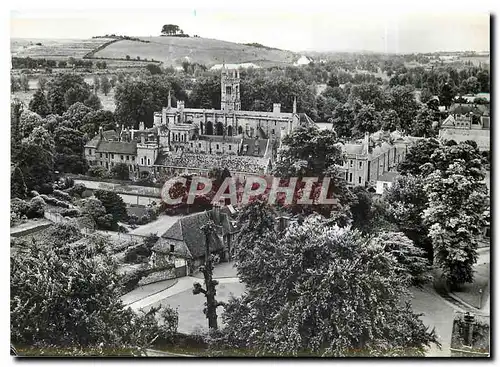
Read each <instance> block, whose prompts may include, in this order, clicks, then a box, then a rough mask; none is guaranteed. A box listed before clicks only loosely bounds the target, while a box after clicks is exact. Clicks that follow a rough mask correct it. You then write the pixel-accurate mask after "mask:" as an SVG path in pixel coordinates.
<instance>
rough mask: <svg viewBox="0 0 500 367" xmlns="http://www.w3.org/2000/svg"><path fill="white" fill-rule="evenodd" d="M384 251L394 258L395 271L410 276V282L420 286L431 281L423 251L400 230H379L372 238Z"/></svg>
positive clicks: (428, 266)
mask: <svg viewBox="0 0 500 367" xmlns="http://www.w3.org/2000/svg"><path fill="white" fill-rule="evenodd" d="M371 241H373V242H375V243H379V244H380V245H381V246H382V247H383V248H384V250H385V251H386V252H388V253H390V254H391V255H393V256H394V257H395V258H396V261H397V262H398V264H399V266H398V268H397V269H396V272H399V273H400V274H402V275H403V276H409V277H410V284H411V285H413V286H417V287H421V286H423V285H424V284H426V283H428V282H429V281H431V279H432V276H431V275H430V272H431V266H430V265H429V262H428V260H427V259H426V258H425V251H424V250H422V249H421V248H419V247H417V246H415V245H414V243H413V241H412V240H410V239H409V238H408V237H406V236H405V235H404V234H403V233H401V232H379V233H377V235H376V236H375V237H373V238H372V240H371Z"/></svg>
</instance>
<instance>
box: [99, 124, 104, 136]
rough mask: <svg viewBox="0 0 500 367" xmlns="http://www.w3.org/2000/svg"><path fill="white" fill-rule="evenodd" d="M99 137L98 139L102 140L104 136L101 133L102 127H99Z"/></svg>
mask: <svg viewBox="0 0 500 367" xmlns="http://www.w3.org/2000/svg"><path fill="white" fill-rule="evenodd" d="M99 137H100V138H101V139H103V138H104V135H103V133H102V126H99Z"/></svg>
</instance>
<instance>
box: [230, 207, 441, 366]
mask: <svg viewBox="0 0 500 367" xmlns="http://www.w3.org/2000/svg"><path fill="white" fill-rule="evenodd" d="M254 246H255V248H256V249H255V251H254V252H252V253H249V254H248V255H249V257H248V258H246V259H245V260H244V261H245V262H246V263H248V264H252V266H250V265H249V266H245V267H241V268H240V265H238V273H239V276H240V277H241V279H244V278H247V277H249V278H250V279H254V280H255V281H256V282H248V283H247V282H245V283H246V284H247V292H246V293H244V294H243V296H242V297H240V298H237V299H232V300H230V301H229V303H228V304H227V305H226V307H225V312H224V314H223V320H224V321H225V324H226V326H225V328H224V329H223V330H222V333H223V342H224V343H225V344H226V345H231V346H233V347H240V348H245V349H247V350H250V351H252V352H253V353H255V354H257V355H282V356H283V355H289V356H292V355H293V356H297V355H322V356H355V355H357V356H361V355H379V356H382V355H393V356H394V355H406V356H408V355H423V353H424V352H425V348H426V347H427V346H429V345H430V344H431V343H437V341H436V336H435V334H434V332H433V331H432V332H429V331H428V329H427V327H426V326H424V324H423V323H422V321H421V320H420V319H419V315H417V314H414V313H413V311H412V310H411V306H410V304H406V305H402V304H401V297H402V296H403V295H405V294H406V292H407V287H408V285H409V284H410V281H411V278H410V276H409V275H408V274H406V273H401V272H399V271H398V270H397V269H398V268H399V266H398V263H397V262H396V259H395V258H394V257H393V256H392V255H391V254H389V253H387V252H386V250H385V249H384V247H383V246H382V245H381V244H380V243H379V242H376V241H366V239H364V238H363V237H361V236H360V234H359V232H356V231H349V230H345V229H339V228H338V227H328V226H327V225H326V224H325V223H324V221H323V220H322V219H321V218H320V217H318V216H311V217H309V218H307V219H306V220H305V221H304V223H303V224H302V225H298V224H296V225H292V226H291V227H289V228H288V230H287V231H286V233H285V234H284V235H283V236H281V238H279V239H276V238H272V237H261V238H260V239H259V240H257V242H256V243H255V244H254ZM238 260H239V259H238ZM247 269H248V270H247ZM257 278H258V279H257ZM306 353H307V354H306Z"/></svg>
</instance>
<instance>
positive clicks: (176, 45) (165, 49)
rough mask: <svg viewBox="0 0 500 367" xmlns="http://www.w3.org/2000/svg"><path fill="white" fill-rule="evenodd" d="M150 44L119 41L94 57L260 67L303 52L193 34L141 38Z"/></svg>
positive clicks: (295, 57)
mask: <svg viewBox="0 0 500 367" xmlns="http://www.w3.org/2000/svg"><path fill="white" fill-rule="evenodd" d="M139 38H140V39H141V40H145V41H149V42H147V43H144V42H137V41H131V40H120V41H117V42H114V43H111V44H109V45H107V46H106V47H104V48H102V49H101V50H99V51H98V52H96V53H95V54H94V55H93V56H94V57H96V58H101V57H102V58H113V59H115V58H119V59H125V58H126V56H127V55H128V56H130V58H131V59H137V56H139V58H140V59H141V60H144V59H147V60H151V59H154V60H157V61H161V62H163V63H164V64H165V65H174V66H179V65H181V64H182V62H183V61H189V62H191V63H195V62H197V63H200V64H204V65H207V66H209V67H210V66H213V65H215V64H220V63H222V62H223V61H224V62H226V63H231V64H240V63H250V62H251V63H254V64H256V65H259V66H270V65H282V64H293V63H294V62H295V61H297V60H298V59H299V57H300V55H298V54H296V53H294V52H291V51H285V50H278V49H274V48H270V47H263V46H262V45H257V44H256V45H249V44H247V45H245V44H239V43H233V42H226V41H220V40H215V39H209V38H201V37H192V38H181V37H139Z"/></svg>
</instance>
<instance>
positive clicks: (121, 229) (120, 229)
mask: <svg viewBox="0 0 500 367" xmlns="http://www.w3.org/2000/svg"><path fill="white" fill-rule="evenodd" d="M118 232H120V233H128V229H127V227H124V226H118Z"/></svg>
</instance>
